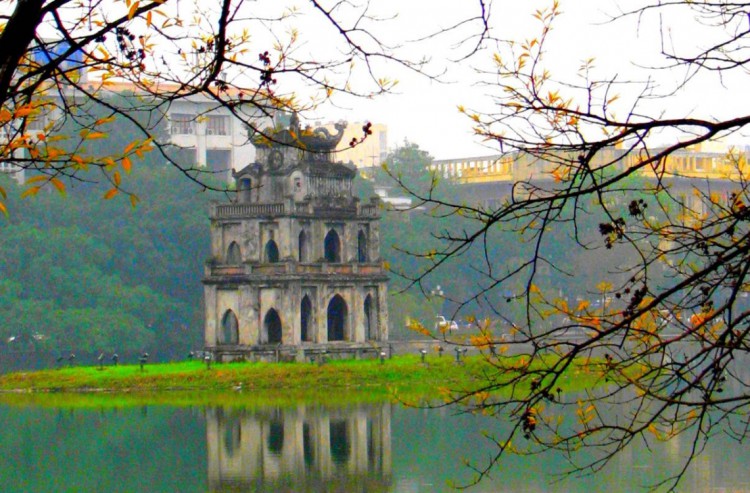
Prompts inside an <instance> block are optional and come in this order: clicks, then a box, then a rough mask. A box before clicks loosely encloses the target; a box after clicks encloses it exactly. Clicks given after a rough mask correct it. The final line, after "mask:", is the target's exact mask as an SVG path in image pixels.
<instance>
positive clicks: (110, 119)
mask: <svg viewBox="0 0 750 493" xmlns="http://www.w3.org/2000/svg"><path fill="white" fill-rule="evenodd" d="M113 121H115V115H112V116H108V117H106V118H99V119H98V120H97V121H96V122H95V123H94V125H104V124H105V123H111V122H113Z"/></svg>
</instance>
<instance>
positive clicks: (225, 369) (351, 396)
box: [0, 355, 596, 406]
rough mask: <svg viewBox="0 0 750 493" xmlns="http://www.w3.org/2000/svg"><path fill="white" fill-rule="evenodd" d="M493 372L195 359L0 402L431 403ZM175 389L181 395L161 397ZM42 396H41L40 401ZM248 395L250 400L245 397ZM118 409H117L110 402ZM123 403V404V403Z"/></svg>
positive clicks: (15, 394) (14, 381)
mask: <svg viewBox="0 0 750 493" xmlns="http://www.w3.org/2000/svg"><path fill="white" fill-rule="evenodd" d="M494 370H495V369H494V368H493V367H491V366H490V365H489V364H488V363H487V362H486V361H485V360H484V359H483V358H482V357H480V356H470V357H468V358H466V359H465V362H464V364H461V365H458V364H456V362H455V360H453V359H452V358H450V357H448V356H443V357H442V358H440V357H438V356H430V357H428V358H427V364H422V362H421V360H420V357H419V356H415V355H405V356H397V357H394V358H393V359H389V360H386V361H385V362H384V363H381V362H380V361H378V360H359V361H358V360H342V361H331V362H328V363H326V364H324V365H317V364H310V363H227V364H221V365H216V364H215V365H212V366H211V368H210V369H207V368H206V366H205V365H204V364H203V363H201V362H198V361H193V362H182V363H165V364H148V365H146V366H145V367H144V369H143V371H141V369H140V367H139V366H138V365H121V366H105V367H104V368H102V369H100V368H98V367H71V368H60V369H53V370H44V371H36V372H24V373H10V374H7V375H2V376H0V402H4V403H10V402H13V403H16V404H23V403H24V402H27V403H36V405H38V404H40V403H42V401H44V402H47V403H51V404H50V405H54V404H52V403H55V402H57V403H58V405H59V403H61V402H63V401H65V400H66V399H69V397H68V396H66V394H68V393H79V394H81V393H85V395H86V397H85V398H81V396H79V397H77V398H76V399H74V400H75V401H76V403H77V404H76V405H83V406H98V405H103V403H104V402H106V403H107V405H109V406H111V405H136V403H137V404H143V403H152V404H159V403H163V404H171V405H180V404H184V405H196V404H198V405H200V404H208V403H217V402H218V403H221V404H222V405H233V403H236V404H237V405H243V406H247V405H250V404H249V402H250V401H252V403H260V404H266V405H267V404H270V403H274V404H275V405H280V403H283V402H289V403H290V404H291V403H294V402H300V401H309V402H321V401H323V402H329V403H333V402H335V401H340V402H362V401H382V400H387V399H392V398H399V399H404V400H407V401H415V400H431V399H436V398H438V397H439V396H440V395H441V394H443V393H444V392H445V390H451V391H458V392H460V391H469V390H475V389H477V388H479V387H481V386H482V385H484V384H486V383H487V375H492V374H493V372H494V374H495V375H497V372H496V371H494ZM595 379H596V376H595V375H594V374H579V373H578V372H577V371H575V372H571V374H570V375H566V376H565V378H564V379H563V381H562V382H560V383H561V385H563V386H564V387H565V390H566V391H567V390H576V389H580V388H583V387H585V386H589V387H590V386H591V385H595ZM168 391H181V392H168ZM40 394H44V395H45V396H43V397H42V396H41V395H40ZM250 396H252V399H249V397H250ZM117 403H120V404H117ZM128 403H131V404H128Z"/></svg>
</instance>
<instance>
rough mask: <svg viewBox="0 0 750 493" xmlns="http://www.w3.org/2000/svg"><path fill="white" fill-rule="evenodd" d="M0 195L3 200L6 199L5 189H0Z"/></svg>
mask: <svg viewBox="0 0 750 493" xmlns="http://www.w3.org/2000/svg"><path fill="white" fill-rule="evenodd" d="M0 195H2V196H3V198H4V199H7V198H8V195H7V194H6V193H5V189H4V188H3V187H0Z"/></svg>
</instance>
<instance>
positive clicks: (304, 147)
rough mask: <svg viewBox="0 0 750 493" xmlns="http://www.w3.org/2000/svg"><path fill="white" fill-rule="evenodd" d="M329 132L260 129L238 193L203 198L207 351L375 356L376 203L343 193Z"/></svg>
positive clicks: (382, 298)
mask: <svg viewBox="0 0 750 493" xmlns="http://www.w3.org/2000/svg"><path fill="white" fill-rule="evenodd" d="M345 127H346V124H344V123H341V124H337V125H336V127H335V128H336V133H335V134H331V132H329V131H328V130H327V129H325V128H316V129H311V128H310V127H307V128H305V129H301V128H300V126H299V120H298V119H297V117H296V115H293V116H292V119H291V123H290V125H289V127H288V128H283V129H276V130H274V129H266V130H265V131H264V132H263V136H261V137H256V138H255V139H254V145H255V147H256V149H257V153H256V156H257V157H256V162H254V163H252V164H250V165H248V166H246V167H245V168H244V169H242V170H240V171H238V172H235V173H233V176H234V179H235V183H236V196H235V197H234V200H233V201H232V202H230V203H222V204H219V203H216V204H212V205H211V210H210V220H211V258H210V259H209V260H208V261H207V263H206V267H205V277H204V279H203V284H204V301H205V316H206V319H205V348H206V350H207V351H210V352H212V353H213V354H214V357H215V358H216V359H218V360H219V361H229V360H233V359H242V358H245V359H263V360H269V359H276V360H279V359H287V358H296V359H301V358H304V357H305V356H312V355H315V354H320V353H325V354H327V355H330V356H331V357H337V355H342V356H344V355H358V356H359V355H363V354H367V353H374V354H376V353H377V352H379V348H380V347H381V346H382V344H383V343H384V341H386V340H387V339H388V310H387V276H386V273H385V270H384V268H383V263H382V260H381V258H380V232H379V220H380V207H379V205H380V203H379V199H377V198H373V199H371V200H370V202H368V203H360V201H359V199H358V198H356V197H354V196H353V195H352V181H353V179H354V178H355V176H356V173H357V172H356V168H355V167H354V166H353V165H350V164H343V163H339V162H334V160H333V159H332V157H333V156H334V155H335V154H334V150H335V149H336V146H337V145H338V143H339V141H340V140H341V136H342V135H343V131H344V128H345Z"/></svg>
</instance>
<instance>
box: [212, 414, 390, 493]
mask: <svg viewBox="0 0 750 493" xmlns="http://www.w3.org/2000/svg"><path fill="white" fill-rule="evenodd" d="M206 437H207V452H208V484H209V490H210V491H212V492H220V491H279V492H284V491H295V492H296V491H302V492H304V491H311V492H312V491H341V492H344V491H346V492H350V491H368V492H370V491H375V492H377V491H388V490H390V484H391V406H390V404H383V405H376V406H372V405H368V406H355V407H345V408H326V407H313V406H297V407H294V408H284V409H282V408H267V409H262V410H247V409H236V408H221V407H219V408H210V409H209V410H208V411H207V413H206Z"/></svg>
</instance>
